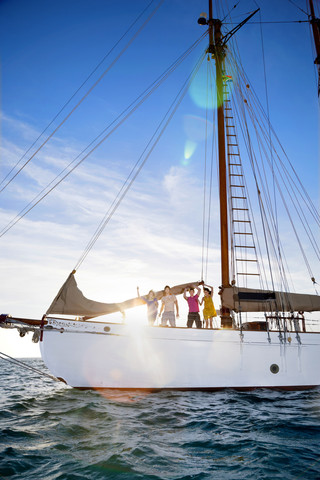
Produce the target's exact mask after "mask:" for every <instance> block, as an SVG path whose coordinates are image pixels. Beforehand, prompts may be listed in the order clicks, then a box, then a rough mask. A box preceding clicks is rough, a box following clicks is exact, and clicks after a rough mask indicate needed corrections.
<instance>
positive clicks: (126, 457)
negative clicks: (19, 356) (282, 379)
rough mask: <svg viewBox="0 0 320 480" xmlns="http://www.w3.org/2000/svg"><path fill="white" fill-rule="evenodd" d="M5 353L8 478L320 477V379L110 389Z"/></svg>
mask: <svg viewBox="0 0 320 480" xmlns="http://www.w3.org/2000/svg"><path fill="white" fill-rule="evenodd" d="M24 361H25V362H26V363H28V364H29V365H32V366H34V367H36V368H38V369H40V370H41V371H47V370H46V368H45V366H44V364H43V362H42V360H40V359H27V360H24ZM0 363H1V370H0V372H1V373H0V386H1V410H0V427H1V435H0V478H1V480H4V479H12V480H16V479H17V480H18V479H19V480H20V479H26V480H36V479H37V480H38V479H39V480H40V479H41V480H42V479H45V480H91V479H92V480H100V479H101V480H102V479H116V480H118V479H119V480H120V479H121V480H137V479H146V480H147V479H148V480H160V479H161V480H169V479H170V480H178V479H179V480H202V479H216V480H219V479H223V480H225V479H226V480H229V479H234V480H236V479H246V480H249V479H255V480H257V479H320V389H315V390H309V391H300V392H284V391H269V390H256V391H250V392H237V391H233V390H225V391H220V392H214V393H205V392H158V393H151V394H141V393H137V392H136V393H130V394H126V393H121V392H103V394H102V393H101V392H100V393H99V392H97V391H93V390H92V391H91V390H86V391H81V390H75V389H72V388H70V387H67V386H65V385H63V384H62V383H56V382H53V381H52V380H50V379H49V378H46V377H43V376H39V375H38V374H35V373H33V372H30V371H28V370H25V369H23V368H20V367H17V366H15V365H12V364H10V363H8V362H6V361H5V360H0Z"/></svg>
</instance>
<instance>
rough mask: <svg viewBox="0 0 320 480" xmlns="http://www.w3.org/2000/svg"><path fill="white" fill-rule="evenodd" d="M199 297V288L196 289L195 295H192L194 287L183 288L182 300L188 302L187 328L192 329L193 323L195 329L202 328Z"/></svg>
mask: <svg viewBox="0 0 320 480" xmlns="http://www.w3.org/2000/svg"><path fill="white" fill-rule="evenodd" d="M188 290H189V296H188V297H187V291H188ZM199 295H200V288H199V287H197V293H196V294H194V287H190V288H189V289H188V288H185V289H184V292H183V298H184V299H185V300H186V301H187V302H188V305H189V313H188V321H187V327H188V328H192V325H193V322H195V323H196V327H197V328H201V327H202V323H201V319H200V314H199Z"/></svg>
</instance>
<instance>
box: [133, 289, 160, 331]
mask: <svg viewBox="0 0 320 480" xmlns="http://www.w3.org/2000/svg"><path fill="white" fill-rule="evenodd" d="M137 294H138V297H139V298H141V299H142V300H143V301H144V302H145V303H146V304H147V307H148V324H149V325H150V326H151V327H152V326H153V325H154V322H155V321H156V318H157V315H158V305H159V304H158V300H157V297H156V295H155V293H154V291H153V290H150V291H149V293H148V295H144V296H143V297H140V291H139V287H137Z"/></svg>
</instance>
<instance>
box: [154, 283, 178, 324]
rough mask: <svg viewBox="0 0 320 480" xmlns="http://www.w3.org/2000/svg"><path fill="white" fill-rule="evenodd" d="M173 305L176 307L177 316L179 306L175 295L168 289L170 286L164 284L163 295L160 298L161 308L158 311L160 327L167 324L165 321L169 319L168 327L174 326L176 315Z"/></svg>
mask: <svg viewBox="0 0 320 480" xmlns="http://www.w3.org/2000/svg"><path fill="white" fill-rule="evenodd" d="M174 307H176V312H177V317H179V306H178V301H177V298H176V296H175V295H173V294H172V293H171V291H170V287H169V286H168V285H166V286H165V287H164V296H163V297H162V299H161V309H160V313H159V317H161V314H162V312H163V314H162V318H161V327H165V326H166V325H167V321H168V320H169V323H170V327H175V326H176V317H175V314H174Z"/></svg>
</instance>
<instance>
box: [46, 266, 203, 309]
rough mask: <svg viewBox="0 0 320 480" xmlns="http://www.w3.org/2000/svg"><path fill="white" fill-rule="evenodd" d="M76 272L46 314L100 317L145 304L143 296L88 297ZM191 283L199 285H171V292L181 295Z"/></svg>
mask: <svg viewBox="0 0 320 480" xmlns="http://www.w3.org/2000/svg"><path fill="white" fill-rule="evenodd" d="M74 273H75V272H72V273H70V275H69V277H68V278H67V280H66V281H65V283H64V284H63V285H62V287H61V289H60V291H59V292H58V295H57V296H56V297H55V299H54V300H53V302H52V304H51V305H50V307H49V308H48V310H47V312H46V314H47V315H49V314H55V315H75V316H79V317H85V318H93V317H98V316H99V315H108V314H110V313H115V312H124V310H126V309H127V308H133V307H136V306H138V305H143V304H144V301H143V300H142V298H139V297H137V298H131V299H130V300H125V301H124V302H120V303H102V302H96V301H95V300H89V299H88V298H86V297H85V296H84V295H83V293H82V292H81V290H79V288H78V285H77V282H76V280H75V278H74ZM190 285H193V286H198V285H199V282H192V283H185V284H182V285H175V286H174V287H171V293H173V294H174V295H180V294H181V293H183V291H184V289H185V288H186V287H189V286H190ZM155 294H156V297H157V298H158V300H160V299H161V298H162V297H163V295H164V292H163V290H160V291H159V292H155Z"/></svg>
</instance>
